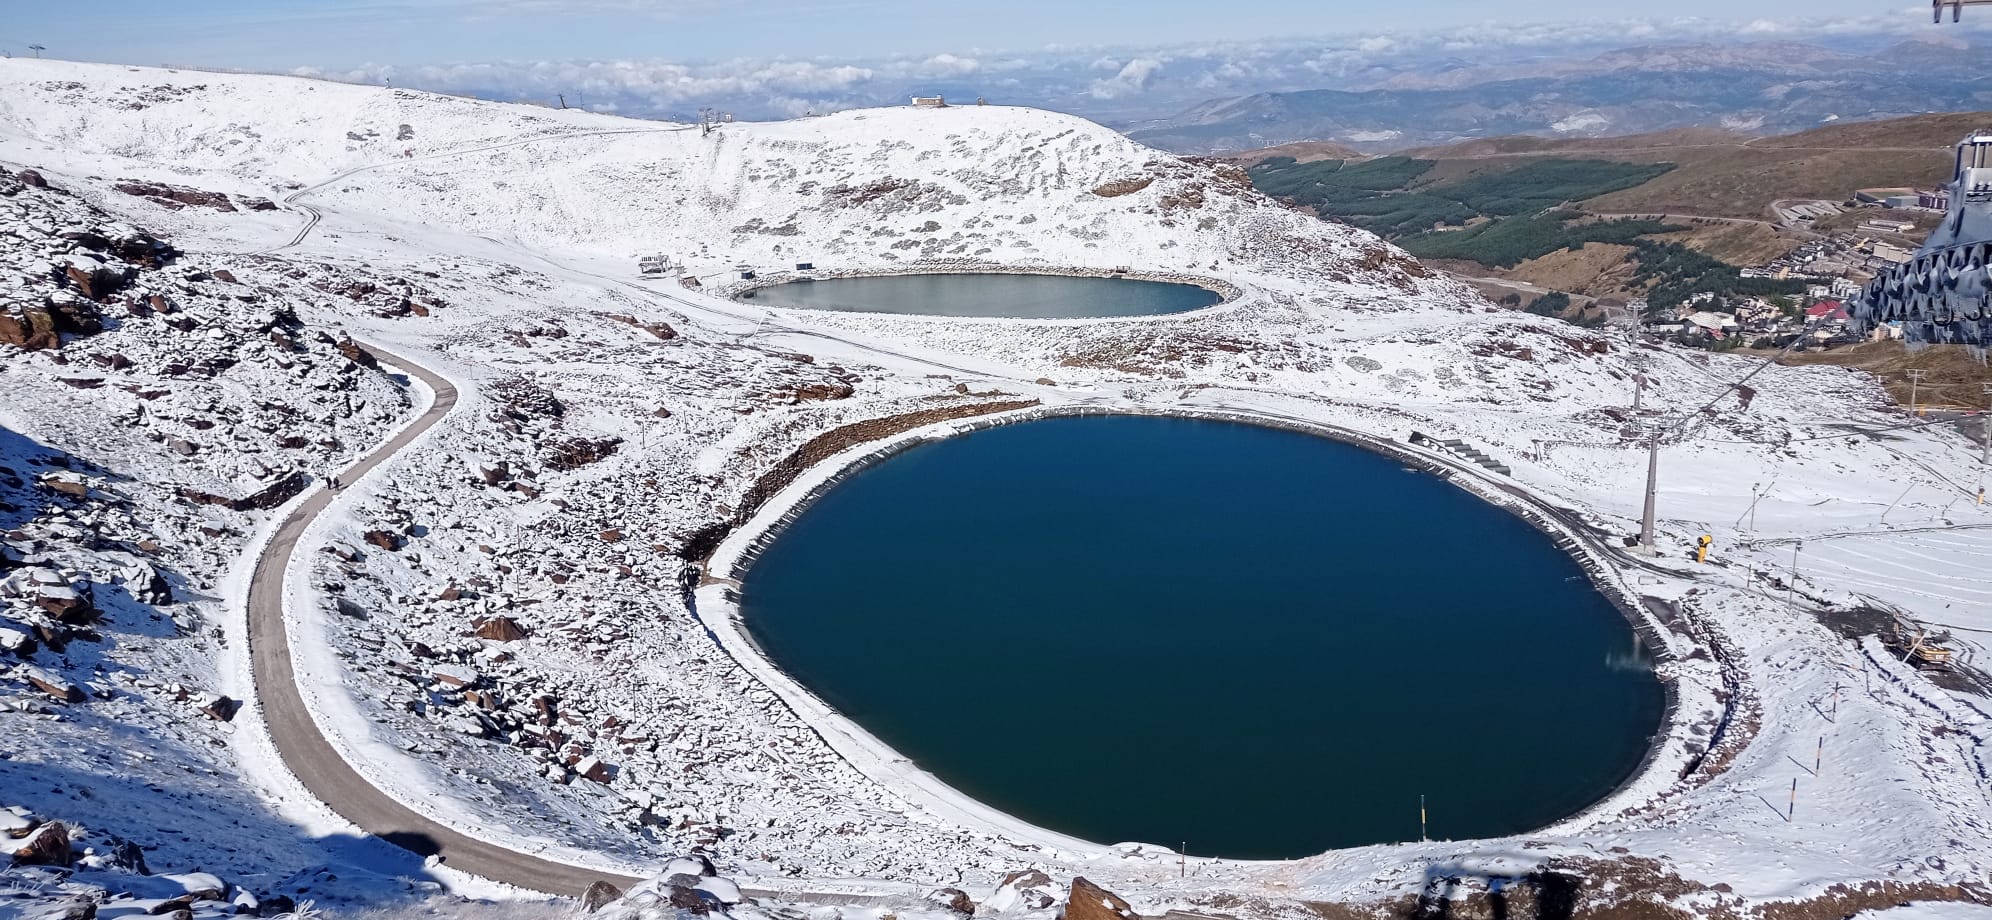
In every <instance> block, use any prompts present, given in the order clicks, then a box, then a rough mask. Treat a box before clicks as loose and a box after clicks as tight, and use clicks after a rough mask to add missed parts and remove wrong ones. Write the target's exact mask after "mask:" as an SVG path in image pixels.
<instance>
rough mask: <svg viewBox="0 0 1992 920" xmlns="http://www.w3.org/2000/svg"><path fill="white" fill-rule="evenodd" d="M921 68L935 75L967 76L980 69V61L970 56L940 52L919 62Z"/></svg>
mask: <svg viewBox="0 0 1992 920" xmlns="http://www.w3.org/2000/svg"><path fill="white" fill-rule="evenodd" d="M920 66H921V69H922V70H923V71H924V72H926V73H930V74H933V75H935V76H956V77H961V76H967V75H969V74H972V73H975V72H976V71H979V70H981V69H982V62H981V61H978V60H976V59H975V58H972V57H958V56H956V55H953V54H948V53H945V52H943V53H941V54H936V55H934V56H933V57H930V58H928V59H927V60H926V61H924V62H922V63H921V65H920Z"/></svg>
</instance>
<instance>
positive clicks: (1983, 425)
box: [1978, 383, 1992, 505]
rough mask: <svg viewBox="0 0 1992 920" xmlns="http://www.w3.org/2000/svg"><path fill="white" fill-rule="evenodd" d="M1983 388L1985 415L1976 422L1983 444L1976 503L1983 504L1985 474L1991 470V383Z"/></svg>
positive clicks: (1981, 446)
mask: <svg viewBox="0 0 1992 920" xmlns="http://www.w3.org/2000/svg"><path fill="white" fill-rule="evenodd" d="M1983 386H1984V388H1985V414H1984V415H1983V416H1981V417H1980V419H1979V422H1978V438H1979V440H1981V441H1983V442H1985V443H1983V444H1981V445H1979V453H1978V503H1979V504H1981V505H1983V504H1985V474H1986V470H1987V469H1988V468H1992V383H1987V384H1984V385H1983Z"/></svg>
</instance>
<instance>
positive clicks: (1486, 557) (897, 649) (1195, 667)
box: [742, 416, 1664, 858]
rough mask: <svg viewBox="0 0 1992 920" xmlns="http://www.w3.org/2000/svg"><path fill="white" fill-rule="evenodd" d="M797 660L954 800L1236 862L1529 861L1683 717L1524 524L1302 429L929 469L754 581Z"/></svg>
mask: <svg viewBox="0 0 1992 920" xmlns="http://www.w3.org/2000/svg"><path fill="white" fill-rule="evenodd" d="M742 608H743V615H744V618H745V622H746V625H747V627H748V630H749V631H750V633H751V634H752V636H753V638H754V639H755V641H756V642H758V643H759V644H760V645H761V646H762V648H763V649H764V650H765V651H766V652H767V654H768V656H769V657H770V658H771V659H773V660H774V662H775V663H776V664H777V665H779V666H780V667H782V668H783V669H785V670H786V671H788V672H789V673H790V674H791V675H793V676H794V677H795V678H796V679H798V680H799V681H801V682H802V683H803V684H804V685H805V686H807V687H809V688H810V689H812V690H814V691H815V692H816V693H817V694H819V695H820V696H822V697H823V699H824V700H825V701H827V702H828V703H830V704H831V705H832V706H835V707H836V708H837V709H838V710H840V711H842V712H843V713H844V714H845V715H847V716H849V717H850V718H851V719H853V720H854V721H856V722H857V723H858V724H860V725H862V726H864V727H865V728H866V729H868V730H869V731H871V732H872V733H874V734H876V735H877V736H878V737H879V738H880V739H882V740H883V741H885V742H886V743H887V744H890V745H892V746H893V747H894V748H896V749H897V750H898V751H900V752H901V753H903V754H905V755H906V756H907V757H909V758H911V759H912V760H913V761H915V762H916V763H918V764H919V765H920V766H921V767H923V768H925V769H927V770H929V771H931V772H933V773H934V774H936V775H937V776H939V777H940V778H941V779H942V780H944V781H946V782H948V783H949V784H951V785H953V786H955V787H956V788H958V789H960V790H962V791H963V792H965V793H967V794H969V795H971V796H974V797H976V798H978V799H980V800H982V801H984V802H986V803H988V804H990V805H992V806H994V807H996V808H998V809H1001V810H1003V811H1005V812H1009V813H1011V814H1014V815H1017V816H1018V817H1021V818H1023V819H1025V820H1028V821H1031V822H1033V823H1036V824H1039V825H1042V826H1044V827H1048V828H1052V829H1055V830H1059V831H1063V832H1066V833H1069V834H1073V835H1076V836H1079V837H1082V838H1086V839H1089V840H1093V841H1097V842H1102V843H1114V842H1119V841H1132V840H1139V841H1147V842H1152V843H1161V844H1167V845H1169V846H1176V845H1177V844H1179V843H1182V842H1187V843H1188V844H1189V850H1190V852H1191V853H1194V854H1202V855H1218V856H1224V857H1231V858H1276V857H1296V856H1303V855H1307V854H1312V853H1318V852H1321V851H1324V850H1328V849H1331V848H1336V847H1347V846H1355V845H1360V844H1369V843H1381V842H1393V841H1404V840H1416V839H1418V833H1419V826H1418V804H1419V796H1420V795H1423V796H1426V797H1427V801H1428V802H1429V809H1430V816H1431V817H1430V820H1431V827H1430V833H1431V835H1432V836H1433V837H1435V838H1463V837H1486V836H1496V835H1503V834H1512V833H1521V832H1525V831H1529V830H1532V829H1535V828H1539V827H1542V826H1544V825H1546V824H1549V823H1551V822H1553V821H1556V820H1557V819H1560V818H1563V817H1566V816H1569V815H1571V814H1574V813H1576V812H1578V811H1581V810H1583V809H1584V808H1586V807H1587V806H1589V805H1591V804H1593V803H1595V802H1597V801H1598V800H1599V799H1601V798H1603V797H1604V796H1605V795H1607V794H1609V793H1610V792H1611V791H1612V790H1613V789H1614V788H1615V787H1616V786H1618V785H1619V784H1620V783H1622V782H1623V781H1624V780H1626V779H1627V778H1628V777H1629V776H1630V775H1631V773H1632V771H1633V770H1635V769H1636V768H1637V766H1638V765H1639V763H1640V761H1641V759H1642V758H1643V757H1644V755H1645V753H1646V751H1647V749H1648V746H1649V744H1650V741H1651V737H1652V735H1653V734H1654V733H1655V732H1656V731H1657V730H1658V728H1659V726H1660V722H1661V718H1662V711H1663V709H1664V694H1663V692H1662V689H1661V686H1660V684H1659V682H1658V681H1657V680H1656V678H1655V676H1654V674H1653V673H1652V671H1651V669H1650V668H1649V667H1648V663H1647V661H1646V659H1645V658H1644V656H1643V655H1642V654H1640V652H1639V648H1640V646H1639V643H1638V641H1637V639H1636V637H1635V635H1634V633H1633V631H1632V627H1631V625H1630V624H1629V623H1628V622H1627V621H1626V619H1625V618H1624V616H1622V615H1621V614H1620V613H1619V611H1618V610H1617V609H1616V608H1614V607H1613V605H1612V604H1611V603H1610V602H1609V601H1607V600H1606V599H1605V598H1604V597H1603V596H1602V595H1600V594H1599V593H1598V592H1597V590H1596V589H1595V588H1594V587H1593V586H1592V585H1591V584H1590V582H1589V581H1588V580H1587V579H1586V578H1585V576H1584V574H1583V572H1582V570H1581V569H1580V568H1579V567H1578V565H1577V564H1576V562H1575V561H1574V560H1573V559H1572V558H1570V557H1569V556H1568V555H1566V554H1565V553H1563V552H1561V551H1559V550H1558V549H1557V548H1556V546H1555V545H1554V544H1553V543H1552V542H1551V541H1550V539H1549V538H1548V537H1547V536H1545V535H1544V534H1543V533H1541V532H1540V531H1537V530H1536V529H1534V528H1533V527H1531V526H1530V525H1528V524H1527V523H1525V522H1523V521H1522V520H1520V519H1519V518H1516V517H1515V516H1513V515H1511V514H1509V513H1507V512H1505V511H1503V510H1501V509H1499V508H1496V507H1494V506H1493V505H1490V504H1487V503H1486V502H1484V501H1482V500H1480V499H1478V498H1476V497H1474V496H1473V495H1471V494H1469V493H1467V492H1465V491H1462V490H1460V489H1459V488H1457V487H1455V486H1452V485H1449V484H1447V483H1445V482H1443V481H1442V480H1440V479H1438V478H1436V477H1434V476H1432V475H1430V474H1427V473H1423V472H1415V471H1412V470H1408V469H1406V468H1405V467H1404V466H1402V465H1401V464H1399V463H1397V462H1395V461H1393V460H1391V459H1389V458H1387V457H1384V456H1382V455H1379V454H1375V453H1372V452H1369V451H1365V450H1362V449H1360V448H1357V447H1353V446H1350V445H1346V444H1342V443H1339V442H1335V441H1330V440H1325V439H1321V438H1316V437H1312V436H1309V435H1304V434H1299V433H1295V432H1290V431H1284V430H1277V429H1271V428H1262V427H1256V426H1250V425H1243V424H1234V423H1228V422H1215V421H1202V420H1191V419H1179V418H1154V417H1136V416H1104V417H1102V416H1092V417H1071V418H1054V419H1048V420H1042V421H1033V422H1026V423H1020V424H1015V425H1008V426H1001V427H997V428H992V429H988V430H984V431H979V432H975V433H972V434H968V435H964V436H960V437H954V438H950V439H946V440H943V441H939V442H934V443H930V444H925V445H921V446H918V447H915V448H913V449H910V450H907V451H905V452H903V453H901V454H898V455H896V456H893V457H891V458H889V459H887V460H884V461H882V462H880V463H878V464H876V465H874V466H871V467H869V468H867V469H864V470H862V471H859V472H858V473H856V474H854V475H853V476H851V477H850V478H849V479H848V480H846V481H845V482H843V483H841V484H839V485H837V486H836V487H834V488H832V489H831V490H829V491H828V492H827V493H826V494H824V495H823V496H822V498H821V499H820V500H818V501H817V502H816V503H814V504H813V505H811V506H810V507H809V508H808V509H807V510H806V512H804V513H803V514H802V515H801V517H800V519H799V520H797V521H796V522H795V524H794V525H793V526H792V527H790V528H789V529H788V530H787V531H786V532H784V533H782V534H781V535H780V536H779V537H778V538H776V539H775V540H774V542H773V543H772V544H771V545H770V546H768V547H767V548H766V551H765V552H764V553H763V554H762V555H761V556H760V558H759V559H758V560H757V561H756V562H755V563H754V565H753V567H752V569H751V570H750V571H749V572H748V573H747V575H746V577H745V583H744V587H743V598H742Z"/></svg>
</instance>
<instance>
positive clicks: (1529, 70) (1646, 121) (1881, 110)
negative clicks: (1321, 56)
mask: <svg viewBox="0 0 1992 920" xmlns="http://www.w3.org/2000/svg"><path fill="white" fill-rule="evenodd" d="M1988 53H1992V52H1988V50H1987V49H1984V48H1977V47H1972V46H1970V45H1968V44H1965V43H1963V42H1923V41H1913V42H1903V43H1900V44H1896V45H1893V46H1890V47H1888V48H1885V49H1882V50H1881V51H1878V52H1876V53H1873V54H1852V53H1846V52H1840V51H1833V50H1829V49H1826V48H1821V47H1817V46H1813V45H1807V44H1797V43H1790V42H1760V43H1752V44H1738V45H1706V44H1704V45H1668V46H1651V47H1641V48H1627V49H1621V50H1616V51H1611V52H1607V53H1604V54H1600V55H1597V56H1595V57H1591V58H1588V59H1582V60H1556V61H1528V62H1520V63H1516V64H1514V65H1507V66H1504V65H1489V64H1484V63H1474V64H1467V63H1459V64H1457V65H1455V66H1447V65H1445V64H1443V63H1442V64H1439V65H1436V66H1435V67H1433V68H1428V69H1427V70H1425V71H1422V72H1416V73H1403V74H1398V75H1395V76H1393V77H1391V78H1390V79H1389V80H1387V81H1386V82H1385V83H1383V84H1382V85H1379V86H1377V87H1373V88H1369V89H1363V90H1354V91H1351V90H1330V89H1320V90H1306V91H1299V92H1275V93H1257V94H1253V95H1249V96H1240V97H1233V98H1227V99H1214V100H1211V101H1208V102H1204V103H1202V104H1199V105H1196V106H1193V107H1191V108H1190V109H1189V110H1187V111H1184V112H1182V113H1181V114H1178V115H1175V116H1173V117H1169V118H1162V119H1156V120H1152V121H1145V122H1135V123H1129V124H1124V125H1120V126H1119V127H1121V128H1122V129H1123V130H1124V131H1126V132H1127V133H1128V135H1129V136H1131V137H1133V138H1134V139H1136V140H1138V141H1141V142H1142V143H1145V144H1148V145H1150V146H1153V147H1159V148H1161V149H1164V150H1169V151H1175V152H1181V153H1224V152H1233V151H1240V150H1252V149H1256V148H1262V147H1270V146H1274V145H1278V144H1288V143H1295V142H1301V141H1322V142H1334V143H1338V144H1345V145H1348V146H1351V147H1354V148H1356V149H1359V150H1364V151H1369V152H1382V151H1390V150H1400V149H1405V148H1410V147H1418V146H1427V145H1437V144H1452V143H1458V142H1461V141H1468V140H1474V139H1478V138H1487V137H1497V136H1503V135H1515V134H1536V135H1547V136H1555V137H1602V136H1609V135H1623V134H1632V133H1638V132H1650V131H1661V130H1668V129H1673V128H1682V127H1689V126H1710V127H1720V128H1725V129H1728V130H1732V131H1738V132H1747V133H1750V134H1756V135H1766V134H1780V133H1787V132H1794V131H1803V130H1805V129H1808V128H1813V127H1818V126H1820V125H1823V124H1830V123H1833V122H1837V121H1858V120H1869V119H1877V118H1888V117H1896V116H1902V115H1914V114H1921V113H1928V112H1948V111H1960V110H1983V109H1988V108H1992V69H1988V68H1987V67H1986V66H1985V61H1986V55H1987V54H1988Z"/></svg>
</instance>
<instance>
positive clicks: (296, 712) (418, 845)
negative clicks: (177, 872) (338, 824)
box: [247, 349, 638, 896]
mask: <svg viewBox="0 0 1992 920" xmlns="http://www.w3.org/2000/svg"><path fill="white" fill-rule="evenodd" d="M370 350H373V351H376V354H378V355H379V356H380V357H382V358H384V359H386V360H388V361H390V362H392V363H393V364H394V365H395V366H396V367H398V368H399V369H402V370H405V371H407V372H408V373H409V374H410V375H412V376H413V377H415V378H417V379H419V380H421V381H422V382H423V383H425V384H427V385H428V386H429V388H430V389H431V390H432V391H434V392H435V394H436V399H435V402H434V403H433V404H431V405H430V406H429V408H428V409H427V410H426V411H424V412H423V413H422V415H421V416H420V417H418V418H416V419H415V421H414V422H413V423H412V424H410V425H408V426H407V427H406V428H404V429H402V430H401V432H400V433H398V434H396V435H395V436H394V437H393V438H390V439H389V440H388V441H387V442H386V443H383V444H381V445H380V446H379V447H376V448H375V449H374V450H373V451H372V452H371V453H368V454H367V455H366V456H365V457H363V458H361V459H360V460H359V461H357V462H355V463H354V464H353V465H352V466H350V467H348V468H347V469H345V470H344V471H342V472H341V473H340V474H339V477H340V480H341V481H343V482H349V483H350V482H353V481H355V480H357V479H358V478H359V477H360V476H362V475H364V474H365V473H366V472H368V471H369V470H372V469H373V468H374V467H377V466H379V465H381V464H382V463H385V462H387V461H388V460H389V459H391V458H393V457H394V455H395V454H396V453H398V452H400V451H401V450H402V449H404V448H406V447H407V446H408V445H410V444H412V443H414V442H415V441H416V440H417V439H419V438H421V437H422V435H423V434H425V433H427V432H428V430H429V429H430V428H432V427H435V425H436V423H437V422H440V421H442V420H443V417H444V416H446V415H448V414H449V412H450V408H451V407H453V406H455V405H456V401H457V391H456V388H455V387H453V386H451V385H450V382H449V381H447V380H444V379H443V378H442V377H441V376H439V375H437V374H435V373H432V372H430V371H428V370H426V369H424V368H421V367H418V366H416V365H415V364H414V363H413V362H410V361H407V360H404V359H401V358H399V357H395V356H390V355H386V354H385V353H381V352H378V350H374V349H370ZM333 495H334V493H333V492H332V491H331V490H329V489H320V490H319V491H317V492H314V493H312V494H311V495H310V496H309V497H308V498H306V499H305V500H304V501H303V502H301V503H299V504H298V505H297V506H296V507H295V508H293V509H291V512H290V514H289V515H287V516H286V517H285V518H284V519H283V521H282V522H280V523H279V524H278V525H277V528H276V530H275V531H274V532H272V533H271V535H270V541H269V544H268V545H267V546H266V547H265V548H264V549H263V555H262V557H261V558H259V559H257V560H256V568H255V572H254V574H252V575H251V576H250V581H249V595H248V602H247V607H248V615H249V656H250V666H251V668H252V670H253V673H254V678H255V686H256V699H257V701H258V704H259V705H260V706H261V708H262V714H263V722H264V725H265V726H266V727H267V729H268V731H269V733H270V740H271V742H272V743H274V744H275V745H276V749H277V754H278V756H280V757H282V758H283V761H284V764H285V765H286V766H288V767H289V768H290V771H291V772H292V773H293V774H295V775H296V776H297V778H298V781H299V782H301V783H303V784H304V788H305V789H307V790H309V791H310V792H311V794H312V795H314V796H316V797H317V798H318V800H319V801H321V802H324V803H325V804H326V805H327V806H328V807H330V808H331V809H332V810H333V811H335V812H337V813H338V814H339V816H340V817H342V818H345V819H346V820H348V821H351V822H352V823H353V824H355V825H358V826H359V827H360V829H362V830H364V831H366V832H367V833H370V834H373V835H374V836H376V837H380V838H382V839H384V840H387V841H388V842H390V843H394V844H395V845H397V846H401V847H403V848H405V849H409V850H412V851H414V852H416V853H418V854H420V855H423V856H429V855H435V856H439V857H441V858H442V861H443V864H444V865H446V866H449V867H450V868H452V869H456V870H459V871H462V872H468V873H471V874H473V875H478V876H483V877H484V878H488V879H493V880H495V881H499V882H504V883H506V884H509V885H514V886H517V887H520V888H528V889H532V890H534V891H541V892H546V893H548V894H558V895H568V896H578V895H580V894H581V893H582V892H584V891H586V890H587V888H588V886H589V885H592V884H594V883H595V882H597V881H606V882H608V883H610V884H612V885H615V886H617V887H618V888H628V887H629V886H630V885H632V884H634V883H635V882H636V881H638V880H637V879H635V878H631V877H627V876H621V875H616V874H613V873H607V872H601V871H598V870H594V869H587V868H583V867H580V866H573V865H569V864H566V863H560V862H554V861H551V860H547V859H542V858H540V857H536V856H531V855H528V854H526V853H522V852H519V851H517V850H512V849H508V848H506V847H504V846H502V845H500V844H497V843H493V842H491V841H489V840H481V839H478V838H476V837H473V836H470V835H469V834H467V833H464V832H462V831H459V830H458V829H455V828H452V827H449V826H446V825H443V824H439V823H437V822H436V821H433V820H430V819H429V818H426V817H423V816H422V815H420V814H417V813H416V812H415V811H414V810H412V809H410V808H408V807H407V806H405V805H403V804H401V803H400V802H398V801H395V800H394V798H393V797H391V796H389V795H388V794H387V793H385V792H383V791H381V790H380V789H379V788H377V787H375V786H374V785H373V784H372V783H370V782H368V781H367V779H366V778H365V777H363V776H361V775H360V774H359V772H358V771H356V770H354V769H353V767H352V766H351V765H350V764H348V763H347V762H346V759H345V758H344V757H342V756H341V755H340V754H339V752H338V751H337V750H336V749H334V748H333V747H332V745H331V743H330V742H328V741H326V739H325V735H324V733H323V732H321V731H320V730H319V727H318V723H317V722H316V721H315V720H314V719H313V718H312V715H311V710H310V709H308V708H307V707H306V706H305V704H304V698H303V695H302V694H301V693H300V692H299V690H298V684H297V674H296V672H295V671H294V670H293V669H292V667H291V657H290V636H289V632H288V630H287V629H286V628H285V622H284V573H285V571H286V570H287V569H288V568H289V567H290V562H291V558H292V557H293V556H294V555H295V554H296V552H297V547H298V541H299V539H300V538H301V537H303V536H304V532H305V530H306V528H308V527H310V526H311V522H312V521H313V520H315V519H317V517H318V515H319V514H320V513H322V512H323V511H324V510H325V509H326V507H327V506H328V505H330V504H331V502H332V497H333Z"/></svg>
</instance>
